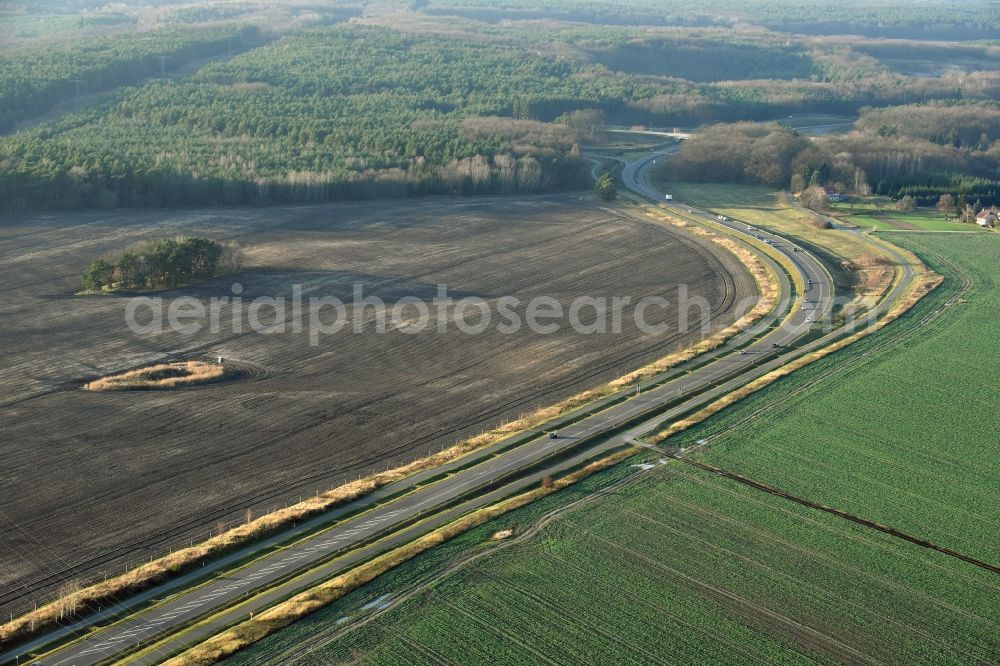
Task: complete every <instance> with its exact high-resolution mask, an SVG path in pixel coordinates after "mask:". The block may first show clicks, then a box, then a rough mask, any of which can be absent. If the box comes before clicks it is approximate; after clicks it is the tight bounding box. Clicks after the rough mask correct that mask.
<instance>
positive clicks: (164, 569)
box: [0, 213, 779, 646]
mask: <svg viewBox="0 0 1000 666" xmlns="http://www.w3.org/2000/svg"><path fill="white" fill-rule="evenodd" d="M656 216H657V217H658V218H659V219H660V220H662V221H666V222H670V223H671V224H675V225H677V226H682V227H685V226H686V227H689V229H688V230H689V231H693V232H695V233H699V234H701V235H705V236H708V237H711V238H712V240H713V241H714V242H716V243H718V244H719V245H721V246H723V247H725V248H726V249H728V250H729V251H730V252H732V253H733V254H735V255H736V256H737V257H738V258H739V259H740V260H741V261H742V262H743V263H744V264H745V265H746V266H747V269H748V270H749V271H750V273H751V274H752V275H753V277H754V279H755V280H756V281H757V284H758V289H759V290H760V292H761V298H760V299H759V301H758V302H757V304H756V306H755V307H754V308H753V309H752V310H751V311H750V312H748V313H747V314H745V315H744V316H742V317H741V318H740V319H739V320H737V321H735V322H733V323H732V324H731V325H729V326H727V327H726V328H724V329H722V330H720V331H717V332H716V333H714V334H712V335H710V336H709V337H707V338H705V339H704V340H702V341H701V342H699V343H697V344H695V345H693V346H692V347H689V348H687V349H683V350H680V351H677V352H674V353H672V354H669V355H667V356H664V357H663V358H660V359H658V360H657V361H654V362H653V363H651V364H649V365H646V366H644V367H642V368H640V369H638V370H636V371H634V372H631V373H629V374H627V375H625V376H624V377H620V378H618V379H616V380H613V381H610V382H608V383H606V384H604V385H603V386H599V387H597V388H594V389H591V390H588V391H583V392H581V393H578V394H576V395H574V396H571V397H569V398H567V399H565V400H563V401H561V402H559V403H556V404H554V405H551V406H548V407H543V408H540V409H538V410H536V411H534V412H532V413H530V414H527V415H524V416H522V417H520V418H518V419H515V420H513V421H510V422H508V423H504V424H502V425H500V426H498V427H497V428H494V429H492V430H489V431H486V432H483V433H480V434H478V435H475V436H473V437H471V438H469V439H467V440H464V441H462V442H459V443H457V444H455V445H454V446H451V447H449V448H447V449H444V450H442V451H440V452H438V453H434V454H431V455H430V456H427V457H425V458H421V459H419V460H415V461H413V462H411V463H408V464H406V465H403V466H401V467H396V468H394V469H391V470H387V471H385V472H379V473H378V474H375V475H373V476H369V477H365V478H363V479H358V480H357V481H352V482H350V483H347V484H345V485H342V486H339V487H337V488H333V489H331V490H329V491H327V492H324V493H322V494H319V495H316V496H314V497H311V498H308V499H306V500H303V501H301V502H299V503H297V504H294V505H292V506H289V507H287V508H284V509H280V510H278V511H273V512H271V513H268V514H265V515H263V516H261V517H259V518H257V519H255V520H252V521H248V522H246V523H245V524H243V525H240V526H238V527H235V528H233V529H230V530H228V531H225V532H223V531H222V530H220V533H219V534H218V535H216V536H214V537H212V538H211V539H208V540H206V541H203V542H201V543H199V544H196V545H194V546H191V547H189V548H183V549H181V550H178V551H176V552H174V553H171V554H169V555H165V556H163V557H161V558H159V559H156V560H153V561H152V562H149V563H148V564H144V565H141V566H139V567H137V568H135V569H133V570H132V571H130V572H128V573H126V574H124V575H121V576H116V577H114V578H110V579H108V580H106V581H104V582H102V583H97V584H95V585H90V586H87V587H84V588H82V589H80V590H77V591H74V592H73V594H72V595H70V597H66V598H62V597H61V598H59V599H57V600H55V601H53V602H52V603H49V604H47V605H45V606H42V607H40V608H38V609H37V610H34V611H32V612H30V613H27V614H25V615H22V616H21V617H18V618H15V619H14V620H13V621H10V622H7V623H5V624H2V625H0V646H4V645H6V644H8V643H10V642H12V641H15V640H22V639H25V638H27V637H29V636H32V635H34V634H36V633H39V632H40V631H43V630H45V629H47V628H50V627H52V626H54V625H55V624H56V623H57V622H58V621H60V620H61V619H62V618H63V617H64V616H65V606H64V605H63V604H66V603H70V604H71V605H72V607H73V608H76V609H86V608H89V607H91V606H96V605H99V604H105V603H107V602H108V601H111V600H113V599H116V598H119V597H122V596H127V595H129V594H134V593H136V592H139V591H142V590H144V589H146V588H149V587H151V586H153V585H156V584H157V583H161V582H163V581H165V580H168V579H169V578H171V577H173V576H175V575H177V574H179V573H181V572H183V571H184V570H186V569H188V568H190V567H192V566H195V565H197V564H198V563H199V562H202V561H204V560H206V559H209V558H213V557H217V556H219V555H221V554H223V553H225V552H227V551H230V550H232V549H234V548H237V547H239V546H243V545H245V544H247V543H249V542H251V541H253V540H254V539H257V538H259V537H261V536H263V535H266V534H272V533H274V532H276V531H278V530H280V529H283V528H285V527H288V526H289V525H292V524H293V523H297V522H301V521H303V520H305V519H308V518H310V517H312V516H315V515H317V514H320V513H323V512H325V511H328V510H330V509H333V508H335V507H337V506H341V505H343V504H346V503H348V502H352V501H354V500H357V499H359V498H361V497H364V496H365V495H368V494H370V493H372V492H374V491H375V490H377V489H379V488H381V487H382V486H385V485H388V484H390V483H393V482H396V481H400V480H402V479H404V478H406V477H409V476H412V475H413V474H416V473H418V472H422V471H425V470H428V469H433V468H436V467H439V466H441V465H445V464H447V463H450V462H453V461H455V460H457V459H459V458H462V457H463V456H466V455H469V454H470V453H473V452H475V451H477V450H480V449H483V448H486V447H488V446H490V445H492V444H495V443H497V442H499V441H501V440H502V439H504V438H506V437H510V436H513V435H516V434H517V433H520V432H524V431H526V430H529V429H531V428H535V427H538V426H540V425H542V424H544V423H546V422H548V421H550V420H552V419H554V418H557V417H559V416H561V415H563V414H566V413H568V412H571V411H573V410H574V409H577V408H579V407H582V406H584V405H587V404H589V403H592V402H594V401H595V400H599V399H601V398H604V397H607V396H609V395H612V394H614V393H616V392H617V391H619V390H621V389H623V388H624V387H626V386H630V385H631V384H633V383H634V382H635V381H636V380H637V379H640V380H641V379H644V378H648V377H653V376H655V375H658V374H660V373H662V372H665V371H666V370H669V369H670V368H672V367H674V366H676V365H679V364H680V363H683V362H685V361H688V360H691V359H693V358H695V357H696V356H699V355H700V354H704V353H706V352H708V351H711V350H713V349H715V348H717V347H719V346H721V345H723V344H725V342H726V341H728V340H729V339H730V338H732V337H733V336H735V335H737V334H738V333H740V332H741V331H743V330H745V329H746V328H748V327H749V326H752V325H753V324H754V323H756V322H757V321H759V320H760V319H761V318H762V317H764V316H765V315H766V314H767V313H768V312H770V310H771V309H772V308H773V307H774V305H775V303H776V302H777V299H778V295H779V287H778V283H777V280H776V278H775V276H774V275H773V274H772V272H771V271H770V269H769V268H768V267H767V266H766V265H765V264H764V263H763V262H762V261H760V259H758V258H757V256H756V255H755V254H753V253H752V252H750V251H749V250H747V249H745V248H744V247H743V246H742V245H739V244H738V243H735V242H734V241H732V240H729V239H727V238H724V237H722V236H719V235H716V234H713V233H712V232H711V231H708V230H706V229H703V228H701V227H696V226H691V225H687V224H686V223H684V222H683V221H681V220H677V219H675V218H674V219H671V218H668V217H666V216H663V215H662V214H659V213H657V214H656ZM153 367H158V366H153ZM143 370H149V369H148V368H147V369H143ZM135 372H141V371H135ZM126 374H128V373H126ZM106 379H110V378H106ZM97 381H102V380H97ZM88 386H89V385H88ZM90 390H95V389H90Z"/></svg>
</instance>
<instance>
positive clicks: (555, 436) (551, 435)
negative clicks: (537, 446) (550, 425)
mask: <svg viewBox="0 0 1000 666" xmlns="http://www.w3.org/2000/svg"><path fill="white" fill-rule="evenodd" d="M549 439H559V433H558V432H556V431H555V430H553V431H552V432H550V433H549Z"/></svg>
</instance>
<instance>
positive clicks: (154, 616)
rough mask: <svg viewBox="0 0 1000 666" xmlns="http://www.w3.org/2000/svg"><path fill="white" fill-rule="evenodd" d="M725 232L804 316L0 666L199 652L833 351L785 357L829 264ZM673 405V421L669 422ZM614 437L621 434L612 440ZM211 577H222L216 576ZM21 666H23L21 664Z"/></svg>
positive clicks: (805, 327) (649, 192)
mask: <svg viewBox="0 0 1000 666" xmlns="http://www.w3.org/2000/svg"><path fill="white" fill-rule="evenodd" d="M662 154H664V153H658V154H651V155H650V156H648V157H645V158H643V159H641V160H638V161H636V162H633V163H630V164H628V165H626V167H625V170H624V172H623V178H624V180H625V182H626V184H627V185H628V186H629V188H630V189H633V190H634V191H636V192H638V193H640V194H642V195H644V196H647V197H649V198H650V199H652V200H654V201H658V202H660V203H665V202H663V201H662V199H663V196H662V195H661V194H660V193H658V192H656V191H655V190H654V189H653V188H652V187H650V186H649V184H648V183H647V181H646V179H645V171H646V169H647V168H648V167H649V166H650V165H651V164H652V162H653V160H654V159H657V158H658V157H659V156H660V155H662ZM673 206H675V207H677V209H678V210H683V211H684V212H687V211H688V210H690V211H692V212H691V213H688V215H700V216H704V217H706V218H710V219H712V220H713V221H717V222H718V220H717V218H716V216H714V215H712V214H710V213H708V212H706V211H701V210H698V209H695V208H692V207H690V206H686V205H684V204H680V203H678V202H675V203H674V204H673ZM723 223H724V224H726V226H728V227H729V228H730V229H732V230H733V235H734V236H737V237H738V236H740V235H744V236H756V237H759V238H762V239H764V240H769V241H771V242H773V243H774V244H775V248H776V249H777V250H778V251H779V252H781V253H782V254H784V255H785V256H786V257H787V258H788V259H789V260H790V261H791V262H792V264H793V265H794V266H795V268H796V270H797V271H799V272H800V273H801V275H802V278H803V281H804V282H805V283H806V284H809V283H811V286H810V287H808V288H807V291H806V294H805V295H804V296H805V300H806V301H808V305H810V306H811V307H795V306H796V305H803V304H802V303H797V304H795V303H792V302H791V298H792V295H791V292H790V290H791V287H790V285H789V283H788V280H787V279H786V278H784V276H782V280H781V282H782V290H783V293H782V298H781V304H780V305H779V307H778V308H776V310H775V312H774V313H772V315H771V316H770V317H768V318H767V319H766V320H765V322H763V325H762V326H758V327H755V328H756V329H757V330H754V331H748V332H746V333H744V334H742V335H740V336H738V337H737V338H736V339H734V340H733V341H731V342H730V343H728V344H727V345H725V346H724V347H722V348H719V349H717V350H714V351H713V352H711V353H709V354H707V355H705V356H702V357H699V358H698V359H695V360H694V361H692V362H690V363H686V364H683V365H681V366H679V367H677V368H675V369H673V370H670V371H668V372H666V373H664V374H663V375H661V376H660V377H657V378H654V379H653V380H651V381H650V382H649V383H648V384H649V385H651V386H649V387H648V388H645V389H642V388H641V389H640V393H639V395H636V396H634V397H631V398H629V399H628V400H624V401H621V402H618V403H617V404H613V405H611V406H608V407H607V408H605V409H602V410H600V411H596V412H595V406H594V405H589V406H587V407H586V408H583V409H581V410H578V412H576V413H575V414H571V415H569V416H567V417H563V418H561V419H559V420H558V421H559V422H560V423H561V422H566V421H569V420H572V419H573V418H576V417H580V418H579V420H576V421H574V422H573V423H572V424H570V425H565V426H558V424H553V425H554V426H556V427H558V428H559V430H558V437H555V438H552V437H549V436H548V435H547V434H545V432H544V431H539V432H538V437H536V438H535V439H532V440H531V441H528V442H527V443H524V444H521V445H519V446H517V447H514V448H512V449H510V450H507V451H503V448H504V445H505V443H504V442H501V443H500V444H498V445H496V446H494V447H491V448H490V449H488V450H487V451H486V452H484V453H483V454H481V457H482V460H481V461H480V462H478V464H475V465H472V466H469V467H465V468H461V467H460V465H462V464H467V461H462V462H460V463H455V464H454V465H451V466H448V467H446V468H445V469H446V470H447V469H449V468H450V469H451V470H452V473H451V474H450V475H448V476H445V477H444V478H442V479H440V480H437V481H434V482H432V483H429V484H427V485H423V486H419V487H417V488H415V489H414V490H412V492H409V493H408V494H404V495H402V496H400V497H398V498H397V499H394V500H392V501H388V502H385V503H383V504H380V505H376V506H373V507H372V508H370V509H369V510H367V511H364V512H361V513H357V514H354V515H352V516H350V517H346V518H345V519H343V520H342V521H341V522H338V523H335V524H334V525H333V526H331V527H329V528H327V529H324V530H321V531H319V532H317V533H315V534H313V535H311V536H308V537H306V538H303V539H302V540H300V541H298V542H295V543H293V544H291V545H289V546H287V547H284V548H281V549H278V550H276V551H274V552H273V553H272V554H270V555H267V556H265V557H262V558H259V559H257V560H255V561H252V562H251V563H250V564H249V565H247V566H245V567H243V568H241V569H238V570H236V571H234V572H232V573H231V574H228V575H224V576H222V577H219V578H215V579H212V580H210V581H208V582H206V583H204V584H202V585H200V586H196V587H192V588H191V589H187V590H181V589H180V588H181V587H182V585H183V583H184V581H183V580H182V581H175V582H173V583H170V584H168V585H166V586H161V587H158V588H155V589H153V590H150V591H148V592H146V593H144V594H143V595H142V599H160V598H164V597H165V596H167V594H168V593H170V594H173V596H170V597H169V598H167V600H166V601H164V602H162V603H160V604H158V605H155V606H153V607H151V608H149V609H148V610H145V611H143V612H140V613H135V614H133V615H131V616H129V615H128V613H127V608H128V607H129V606H134V604H135V602H136V599H131V600H127V601H125V602H122V603H121V604H119V605H118V606H115V607H112V608H109V609H105V610H104V611H102V613H100V614H98V615H95V616H90V617H88V618H86V619H85V620H83V621H81V622H79V623H77V624H76V625H73V626H71V627H67V628H63V629H60V630H57V631H54V632H52V633H51V634H48V635H46V636H43V637H42V638H40V639H39V640H37V641H33V642H32V643H31V644H29V645H26V646H22V647H21V648H19V649H18V650H17V651H16V653H15V652H13V651H12V652H7V653H4V654H2V655H0V662H4V661H7V660H9V661H13V660H14V658H15V656H17V655H23V654H26V653H29V652H31V651H33V650H34V651H37V650H38V649H39V648H40V646H41V645H43V644H45V643H51V642H52V641H53V640H56V639H67V638H69V637H71V636H77V637H78V638H77V639H76V640H74V641H72V642H70V643H68V644H66V645H65V646H64V647H62V648H60V649H57V650H55V651H53V652H51V653H50V654H48V655H44V656H43V657H41V658H39V659H36V660H34V661H32V662H30V663H41V664H45V665H57V664H58V665H74V664H75V665H77V666H86V665H88V664H95V663H99V662H102V661H107V660H110V659H114V658H118V657H121V656H124V655H125V654H127V653H128V652H130V651H133V650H134V649H135V647H136V646H141V645H149V644H152V643H153V642H155V641H156V640H157V639H160V638H163V639H164V642H163V643H162V644H161V645H160V646H159V647H158V648H157V650H155V651H154V652H151V653H148V654H146V655H144V656H143V657H142V658H141V659H140V660H139V661H137V662H135V663H156V662H158V661H161V660H162V659H163V658H165V657H166V656H168V655H169V654H171V653H173V652H175V651H177V650H179V649H181V648H183V647H184V646H186V645H189V644H191V643H194V642H198V641H199V640H203V639H204V638H206V637H207V636H209V635H211V634H212V633H214V632H216V631H218V630H219V629H221V628H223V627H225V626H227V625H229V624H231V623H233V622H236V621H239V620H240V619H242V618H245V617H247V616H248V614H249V613H251V612H253V611H256V610H258V609H261V608H265V607H267V606H269V605H271V604H273V603H274V602H275V601H278V600H280V599H282V598H284V597H287V596H289V595H291V594H293V593H295V592H296V591H300V590H302V589H306V588H308V587H311V586H313V585H315V584H316V583H317V582H319V581H322V580H324V579H326V578H329V577H330V576H332V575H334V574H336V573H337V572H338V571H343V570H345V569H347V568H349V567H350V566H352V565H353V564H355V563H357V562H359V561H362V560H364V559H367V558H369V557H371V556H373V555H375V554H377V553H380V552H385V551H386V550H388V549H389V548H391V547H393V546H395V545H398V544H401V543H405V542H406V541H409V540H411V539H412V538H414V537H415V536H417V535H418V534H420V533H424V532H426V531H428V530H430V529H432V528H434V527H436V526H438V525H440V524H444V523H446V522H448V521H449V520H452V519H453V518H455V517H456V516H458V515H460V514H462V513H464V512H467V511H469V510H471V509H473V508H476V507H478V506H484V505H487V504H490V503H492V502H495V501H496V500H497V499H499V498H501V497H503V496H506V495H509V494H510V493H512V492H515V491H517V490H519V489H522V488H525V487H528V486H531V485H535V484H537V483H538V480H539V479H540V478H541V477H542V476H544V475H546V474H551V473H553V472H558V471H559V470H563V469H568V468H570V467H573V466H575V465H578V464H580V463H581V462H582V461H584V460H587V459H589V458H592V457H594V456H595V455H597V454H599V453H601V452H602V451H607V450H612V449H615V448H618V447H620V446H622V445H623V444H626V443H629V442H632V441H633V440H634V438H635V437H637V436H639V435H641V434H643V433H645V432H649V431H650V430H652V429H654V428H656V427H657V426H658V425H660V424H661V423H663V422H664V421H668V420H670V419H671V418H674V417H676V416H677V415H680V414H683V413H685V412H687V411H689V410H691V409H693V408H696V407H699V406H701V405H704V404H707V403H709V402H711V401H712V400H714V399H716V398H717V397H719V396H722V395H724V394H726V393H728V392H729V391H731V390H733V389H734V388H737V387H739V386H741V385H743V384H745V383H746V382H748V381H750V380H752V379H754V378H756V377H759V376H761V375H763V374H766V373H767V372H769V371H770V370H772V369H775V368H777V367H780V366H781V365H783V364H785V363H787V362H788V361H789V360H791V359H792V358H794V357H797V356H800V355H802V354H804V353H808V352H809V351H811V350H812V349H815V348H817V347H819V346H822V345H824V344H827V343H828V342H829V338H830V337H832V336H835V335H836V333H833V334H830V336H824V337H821V338H819V339H816V340H814V341H812V342H810V343H809V344H807V345H801V346H799V347H796V348H789V346H790V345H792V344H793V343H795V342H796V341H797V340H799V339H801V338H802V337H803V336H804V335H805V334H806V333H808V332H809V331H810V329H811V327H812V326H813V323H811V322H810V321H807V318H811V319H814V320H817V321H818V320H819V319H820V318H821V317H822V316H823V315H824V314H825V313H827V312H829V310H830V308H832V306H833V284H832V280H831V278H830V275H829V273H828V272H827V271H826V269H825V268H824V267H823V266H822V264H821V263H820V262H819V261H818V260H817V259H816V258H815V257H813V256H812V255H811V254H810V253H808V252H806V251H805V250H803V249H801V248H799V249H798V250H795V249H794V248H795V245H794V243H792V242H790V241H788V240H787V239H784V238H781V237H778V236H775V235H773V234H770V233H768V232H766V231H764V230H760V229H754V230H752V231H751V230H748V229H747V225H746V224H745V223H741V222H737V221H733V220H730V221H726V222H723ZM767 261H769V262H770V260H767ZM770 263H772V264H773V262H770ZM910 277H911V272H908V273H907V274H906V275H905V276H904V278H905V279H904V280H902V281H901V284H899V285H898V286H897V287H896V289H895V291H894V292H893V293H892V294H890V297H889V299H887V300H892V299H893V298H894V297H895V295H897V294H898V293H899V292H900V290H901V289H903V288H904V287H905V284H906V283H907V282H908V280H909V278H910ZM790 305H791V306H793V307H791V310H790V314H789V315H788V316H787V317H786V318H785V319H784V321H783V322H782V323H781V325H780V326H778V327H776V328H774V329H773V330H770V331H768V332H766V333H764V334H763V335H762V336H761V337H760V338H759V339H757V340H756V341H754V342H752V343H751V344H749V345H747V346H745V347H743V350H742V353H738V352H735V351H734V349H735V348H736V347H738V346H739V345H741V344H743V343H745V342H746V341H747V340H750V339H752V338H753V336H755V335H757V334H758V333H759V332H760V330H761V329H762V328H764V327H766V326H767V324H770V323H772V322H773V321H774V320H775V318H777V317H779V316H780V315H781V314H782V313H783V312H785V309H786V308H787V306H790ZM884 307H887V306H884ZM884 307H883V309H884ZM706 359H711V362H708V363H706ZM622 393H623V394H625V393H635V389H634V388H630V389H628V390H627V391H623V392H622ZM616 399H617V397H616V396H612V397H611V398H608V399H606V400H605V401H603V402H604V403H612V402H615V400H616ZM668 405H669V406H670V407H669V409H666V411H664V408H665V406H668ZM646 413H649V418H645V419H644V420H642V421H641V422H640V423H639V424H638V425H636V426H634V427H631V428H629V429H628V430H627V431H624V432H622V431H621V430H620V428H619V426H620V424H622V423H625V422H633V421H634V420H636V419H639V418H643V415H644V414H646ZM654 414H655V415H654ZM609 431H617V434H614V432H609ZM517 438H518V439H523V438H524V435H523V434H522V435H519V436H518V437H517ZM591 443H592V445H591ZM569 451H572V452H573V453H572V454H569V455H562V456H561V457H560V458H559V460H558V461H549V463H547V460H548V459H550V458H552V457H553V456H555V455H557V454H566V452H569ZM536 468H537V469H536ZM529 469H534V471H532V472H531V473H530V474H527V475H524V474H522V472H523V471H524V470H529ZM440 471H441V470H434V471H432V472H427V473H425V474H423V475H417V476H416V477H413V478H410V479H407V480H405V481H403V482H399V484H393V486H389V487H386V488H384V489H382V490H381V491H379V493H378V494H377V497H381V498H385V497H391V496H393V495H394V494H395V493H397V492H398V491H399V490H400V489H403V488H407V487H410V486H412V485H416V484H419V483H421V482H422V481H424V480H426V479H430V478H431V477H432V476H437V475H439V474H440ZM491 486H495V487H496V489H495V490H491V491H490V492H485V493H483V492H477V491H482V490H483V489H486V488H490V487H491ZM371 502H373V498H365V499H364V500H361V501H359V502H357V503H355V504H354V505H352V506H348V507H344V508H342V509H341V510H339V511H340V513H347V512H348V511H350V510H352V509H353V508H357V506H362V505H363V504H364V503H371ZM335 515H336V514H335ZM321 520H326V521H329V520H330V515H326V516H323V517H321V518H317V519H315V520H314V521H313V522H314V523H316V524H319V523H318V522H317V521H321ZM414 521H418V522H416V523H414ZM308 528H309V525H304V526H300V527H299V528H297V529H298V530H299V532H302V531H303V530H305V529H308ZM282 536H283V537H284V538H286V539H287V538H288V537H289V536H290V535H289V534H287V533H286V534H284V535H282ZM278 538H280V537H275V538H273V539H272V542H275V541H276V540H277V539H278ZM257 547H258V548H259V546H257ZM251 548H252V547H251ZM241 552H242V551H241ZM237 555H238V554H237ZM228 559H229V560H230V561H232V560H234V559H236V556H230V558H228ZM212 568H218V565H217V566H216V567H212ZM199 574H200V572H195V573H194V574H190V576H197V575H199ZM191 580H193V579H191ZM250 597H252V599H251V598H250ZM247 599H249V600H247ZM140 600H141V599H140ZM243 600H247V601H245V602H244V603H241V604H240V605H239V607H238V608H232V606H233V605H234V604H237V603H238V602H240V601H243ZM226 609H228V610H226ZM209 614H215V615H214V617H213V620H212V621H211V622H210V623H205V624H203V625H199V626H198V627H196V628H194V629H192V630H189V631H186V632H184V633H183V634H182V635H179V636H177V635H174V633H175V632H177V631H178V630H179V629H180V628H182V627H185V626H188V625H190V624H192V623H193V622H194V621H196V620H198V619H200V618H203V617H206V616H207V615H209ZM115 617H123V618H124V619H122V620H121V621H119V622H118V623H117V624H114V625H112V626H109V627H107V628H105V629H101V630H98V631H89V630H88V627H90V626H92V625H94V624H95V623H98V622H101V623H104V624H106V623H108V621H109V620H110V619H111V618H115ZM21 663H26V660H25V659H24V658H23V657H21Z"/></svg>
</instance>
